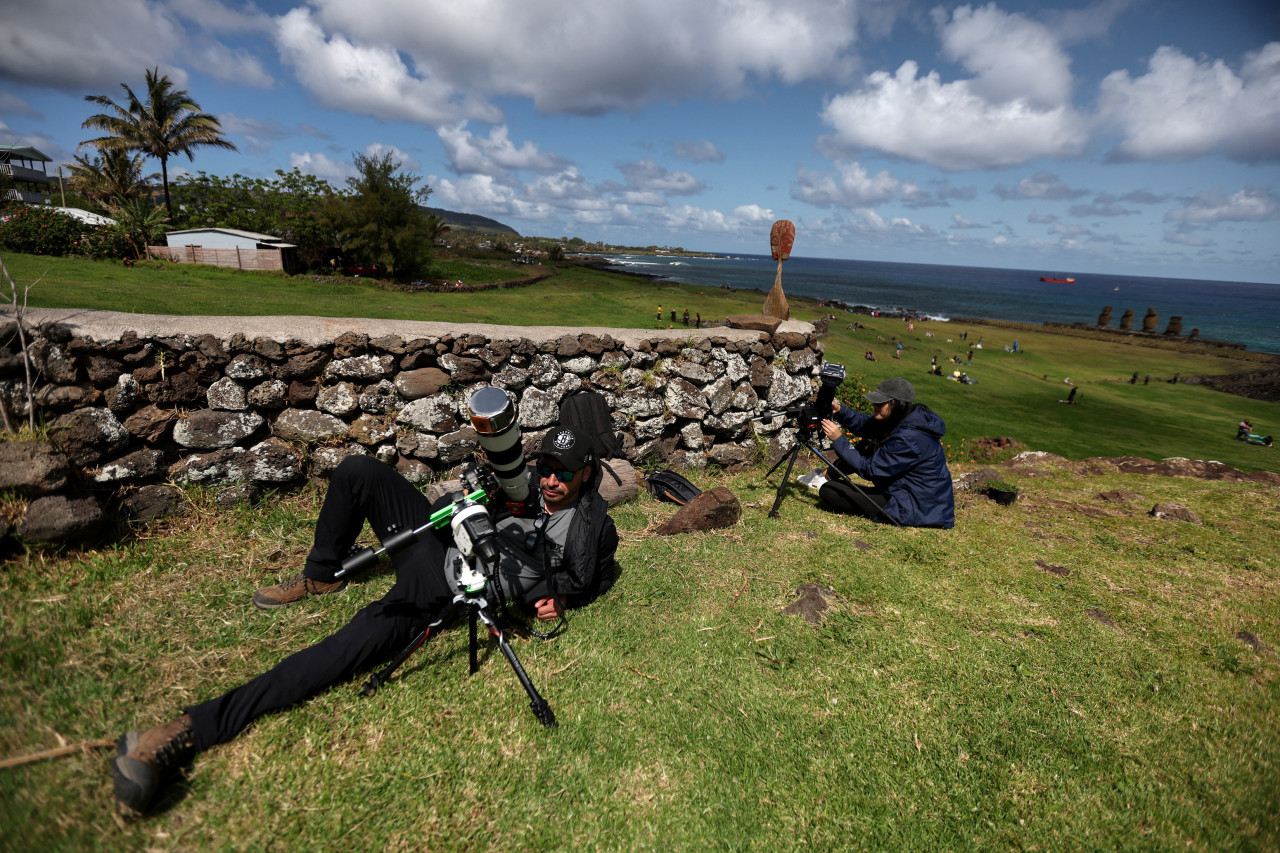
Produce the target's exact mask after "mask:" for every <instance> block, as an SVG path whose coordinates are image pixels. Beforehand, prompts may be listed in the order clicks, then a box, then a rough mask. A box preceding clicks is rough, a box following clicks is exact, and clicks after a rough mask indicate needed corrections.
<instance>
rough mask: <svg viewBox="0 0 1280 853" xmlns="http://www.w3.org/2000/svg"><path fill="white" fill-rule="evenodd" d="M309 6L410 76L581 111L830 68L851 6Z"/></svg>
mask: <svg viewBox="0 0 1280 853" xmlns="http://www.w3.org/2000/svg"><path fill="white" fill-rule="evenodd" d="M312 6H314V8H315V9H316V12H315V17H316V20H317V21H319V22H320V24H321V25H323V26H324V27H325V28H326V29H327V30H329V31H331V32H334V33H341V34H342V35H341V36H339V35H335V36H334V37H333V40H334V41H338V40H339V39H341V40H342V41H343V42H347V43H349V44H351V45H352V46H354V45H355V44H360V45H365V46H370V48H369V49H372V47H371V46H374V45H376V46H378V50H381V51H386V52H388V53H391V54H400V53H402V54H404V55H406V56H408V57H410V58H411V60H412V63H413V66H414V69H415V74H417V75H420V77H421V78H422V79H427V80H433V81H437V82H436V85H439V86H442V87H445V88H448V89H450V90H456V91H465V92H469V93H476V94H477V95H478V96H479V97H483V98H491V97H499V96H517V97H526V98H529V99H531V100H532V101H533V102H534V104H535V105H536V106H537V108H538V109H539V110H540V111H542V112H545V113H556V112H574V113H584V114H590V113H599V112H604V111H608V110H618V109H621V110H634V109H638V108H640V107H643V106H645V105H647V104H649V103H652V102H653V101H655V100H660V99H672V98H682V97H685V96H689V95H694V94H697V95H711V96H728V97H733V96H736V95H738V94H740V93H742V92H743V91H745V89H746V87H747V83H748V80H749V79H751V78H761V79H767V78H777V79H780V80H782V81H783V82H786V83H795V82H798V81H801V80H806V79H813V78H817V77H830V76H839V75H841V74H843V73H846V72H847V69H848V61H849V60H848V57H847V56H846V53H847V51H848V50H849V48H850V47H851V46H852V45H853V44H854V42H855V40H856V34H857V25H858V7H859V3H858V0H740V2H733V3H689V2H687V0H643V2H641V0H636V2H630V3H586V2H582V3H574V4H571V5H569V6H567V5H566V4H565V3H564V2H563V0H477V2H472V3H457V2H452V0H364V2H361V3H358V4H354V3H351V2H348V0H316V2H314V3H312ZM298 12H299V10H294V11H293V12H291V13H289V15H290V16H292V15H296V14H298ZM286 17H288V16H286ZM312 92H313V93H314V94H315V95H316V96H317V97H320V96H322V94H323V93H322V92H321V91H320V90H318V89H317V88H315V87H312ZM381 106H382V107H383V108H388V107H389V105H386V104H382V105H381Z"/></svg>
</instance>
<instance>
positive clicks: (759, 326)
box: [725, 314, 782, 335]
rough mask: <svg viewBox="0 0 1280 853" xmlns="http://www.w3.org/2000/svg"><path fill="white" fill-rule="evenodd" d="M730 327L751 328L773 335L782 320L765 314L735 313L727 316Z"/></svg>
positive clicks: (726, 319) (726, 320)
mask: <svg viewBox="0 0 1280 853" xmlns="http://www.w3.org/2000/svg"><path fill="white" fill-rule="evenodd" d="M725 322H726V323H727V324H728V326H729V328H730V329H751V330H753V331H757V332H767V333H768V334H770V335H772V334H773V333H774V332H776V331H778V327H779V326H781V325H782V320H781V319H779V318H777V317H770V316H768V315H765V314H733V315H730V316H729V317H726V318H725Z"/></svg>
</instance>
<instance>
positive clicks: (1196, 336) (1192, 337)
mask: <svg viewBox="0 0 1280 853" xmlns="http://www.w3.org/2000/svg"><path fill="white" fill-rule="evenodd" d="M1199 338H1200V327H1199V326H1197V327H1196V328H1194V329H1192V330H1191V334H1189V335H1187V340H1189V341H1194V340H1199Z"/></svg>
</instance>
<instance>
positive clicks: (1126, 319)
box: [1120, 308, 1133, 332]
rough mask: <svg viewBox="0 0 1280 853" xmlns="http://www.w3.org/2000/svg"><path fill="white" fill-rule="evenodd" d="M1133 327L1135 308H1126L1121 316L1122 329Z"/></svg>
mask: <svg viewBox="0 0 1280 853" xmlns="http://www.w3.org/2000/svg"><path fill="white" fill-rule="evenodd" d="M1132 328H1133V309H1132V308H1126V309H1124V314H1123V315H1122V316H1121V317H1120V331H1122V332H1127V331H1129V330H1130V329H1132Z"/></svg>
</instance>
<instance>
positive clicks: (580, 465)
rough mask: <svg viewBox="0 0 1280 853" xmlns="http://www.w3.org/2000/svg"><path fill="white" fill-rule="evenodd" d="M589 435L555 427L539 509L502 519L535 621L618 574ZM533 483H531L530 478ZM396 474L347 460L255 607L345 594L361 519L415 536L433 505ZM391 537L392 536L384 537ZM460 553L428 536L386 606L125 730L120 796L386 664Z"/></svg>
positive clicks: (509, 571)
mask: <svg viewBox="0 0 1280 853" xmlns="http://www.w3.org/2000/svg"><path fill="white" fill-rule="evenodd" d="M589 447H590V444H589V440H588V438H587V437H586V436H585V435H583V434H582V433H580V432H579V431H577V430H575V429H573V428H572V427H563V426H561V427H554V428H553V429H551V430H549V431H548V432H547V434H546V436H545V437H544V438H543V441H542V445H541V449H540V451H539V455H538V457H537V460H536V466H535V470H536V477H531V479H534V480H535V481H536V484H537V486H538V489H537V493H536V498H537V504H538V506H537V508H538V510H539V512H538V513H537V514H536V516H534V517H524V518H517V517H515V516H511V515H499V516H497V517H496V518H495V521H494V526H495V528H496V529H497V537H498V540H497V544H498V550H499V552H500V554H501V556H500V558H499V562H498V569H497V572H498V577H497V586H498V587H499V589H500V591H501V594H502V596H503V597H505V599H506V600H507V601H508V602H511V603H513V604H514V605H516V606H518V607H520V608H521V609H522V610H524V612H525V613H526V614H527V615H530V616H536V617H537V618H539V619H544V620H556V619H559V618H560V617H561V614H562V613H563V612H564V610H565V608H566V607H582V606H585V605H586V604H588V603H590V602H591V601H593V600H595V599H596V598H598V597H599V596H600V595H603V594H604V593H605V592H606V591H607V590H608V589H609V588H610V587H611V586H612V585H613V581H614V578H615V576H616V568H617V567H616V563H615V561H614V555H615V553H616V552H617V548H618V533H617V529H616V528H615V527H614V523H613V520H612V519H611V518H610V517H609V515H608V507H607V505H606V504H605V500H604V498H603V497H601V496H600V494H599V491H598V488H599V484H600V473H599V466H597V465H596V464H595V460H594V459H593V457H592V454H591V453H590V450H589ZM531 485H532V483H531ZM445 500H447V499H442V500H441V501H438V502H437V505H436V506H434V507H433V506H432V505H431V504H430V503H429V502H428V501H427V498H426V497H425V496H424V495H423V494H422V493H421V492H419V491H418V490H417V489H416V488H414V486H413V485H412V484H410V483H409V481H408V480H406V479H405V478H404V477H402V476H401V475H400V474H399V473H397V472H396V470H395V469H394V468H392V467H390V466H388V465H386V464H384V463H382V462H379V461H377V460H375V459H373V458H371V457H368V456H351V457H348V458H347V459H346V460H344V461H343V462H342V464H341V465H339V466H338V468H337V470H335V471H334V474H333V479H332V480H331V482H330V484H329V491H328V493H327V494H326V495H325V499H324V504H323V506H322V507H321V509H320V517H319V519H318V520H317V522H316V529H315V539H314V544H313V545H312V548H311V552H310V554H309V555H308V556H307V561H306V566H305V568H304V569H303V571H302V574H300V575H298V576H297V577H294V578H292V579H290V580H287V581H285V582H284V583H282V584H279V585H278V586H275V587H267V588H265V589H260V590H258V592H257V593H255V594H254V605H255V606H257V607H259V608H274V607H281V606H287V605H291V604H296V603H298V602H300V601H302V600H304V599H306V598H308V597H310V596H313V595H324V594H330V593H335V592H341V591H342V589H343V588H344V587H345V586H346V581H344V580H340V579H335V577H334V574H335V573H336V572H337V570H338V569H339V567H340V566H341V564H342V559H343V558H344V556H345V555H347V554H348V553H349V551H350V549H351V546H352V544H353V543H354V542H355V540H356V537H357V536H358V535H359V533H360V530H361V528H362V526H363V525H364V523H365V521H366V520H368V522H369V525H370V527H372V528H373V530H374V531H375V532H378V531H383V532H384V534H385V532H387V531H391V532H394V531H397V530H416V529H418V528H420V527H422V526H423V525H424V524H426V523H427V520H428V519H429V517H430V516H431V513H432V511H433V510H434V509H439V508H441V506H443V505H444V503H445ZM380 535H383V534H380ZM458 557H459V554H458V550H457V548H456V547H455V546H454V545H453V541H452V537H451V534H450V532H449V531H448V530H447V529H446V530H439V531H434V530H433V531H430V532H427V533H424V534H423V535H420V536H419V537H418V538H417V540H415V541H414V542H413V543H412V544H410V545H409V546H408V547H407V548H405V549H404V550H402V551H399V552H398V553H396V554H394V555H392V557H391V562H392V564H393V565H394V566H395V570H396V580H395V584H394V585H393V586H392V587H391V590H390V591H389V592H388V593H387V594H386V595H385V596H384V597H383V598H382V599H380V600H379V601H375V602H373V603H372V604H370V605H368V606H367V607H365V608H364V609H363V610H361V611H360V612H359V613H357V614H356V615H355V616H354V617H353V618H352V619H351V621H350V622H348V623H347V625H346V626H345V627H343V628H341V629H340V630H338V631H337V632H336V633H334V634H331V635H330V636H329V637H327V638H326V639H324V640H322V641H320V642H319V643H317V644H316V645H314V646H311V647H309V648H306V649H303V650H301V651H299V652H295V653H294V654H292V655H290V656H289V657H286V658H285V659H284V660H282V661H281V662H280V663H279V664H277V665H276V666H275V668H273V669H271V670H269V671H267V672H266V673H264V674H262V675H260V676H258V677H257V678H255V679H253V680H251V681H249V682H247V683H245V684H242V685H241V686H239V687H236V688H234V689H232V690H230V691H228V692H226V693H224V694H223V695H222V696H219V697H218V698H216V699H211V700H209V701H207V702H202V703H200V704H197V705H192V706H190V707H188V708H187V709H186V710H185V712H184V713H183V714H182V715H181V716H180V717H178V718H177V719H174V720H172V721H171V722H169V723H166V724H164V725H159V726H156V727H154V728H151V729H146V730H144V731H132V732H128V733H126V734H124V735H122V736H121V737H120V740H119V743H118V747H117V748H118V755H117V756H116V757H115V758H114V759H112V761H111V769H112V774H113V777H114V788H115V798H116V801H117V802H118V803H119V804H120V805H121V806H123V807H125V808H126V809H128V810H131V811H134V812H144V811H146V810H147V809H148V808H149V807H150V806H151V804H152V803H153V802H155V800H156V797H157V796H158V795H159V794H160V793H161V792H162V791H163V790H164V789H165V787H166V785H168V784H169V783H170V782H171V781H172V780H173V778H174V777H175V775H176V774H177V771H178V770H179V769H180V768H181V767H182V766H184V765H185V764H186V763H187V762H189V761H190V760H191V759H192V758H193V757H194V756H195V755H196V754H197V753H199V752H203V751H205V750H208V749H211V748H212V747H214V746H217V745H218V744H222V743H226V742H227V741H229V740H231V739H232V738H234V737H235V736H236V735H238V734H239V733H240V732H242V731H244V730H245V729H246V728H248V727H249V725H250V724H251V723H252V722H253V721H254V720H256V719H257V718H258V717H261V716H263V715H264V714H269V713H271V712H273V711H278V710H281V709H283V708H287V707H289V706H290V705H294V704H296V703H298V702H301V701H303V700H304V699H307V698H309V697H311V696H314V695H315V694H317V693H319V692H321V691H322V690H324V689H326V688H328V687H330V686H332V685H334V684H337V683H339V682H342V681H346V680H348V679H350V678H351V677H352V676H353V675H354V674H355V673H356V672H359V671H361V670H365V669H368V668H370V667H371V666H375V665H378V664H380V663H384V662H387V661H390V660H391V659H392V658H394V657H395V656H396V654H397V653H399V652H400V651H401V650H403V649H404V648H405V647H406V646H407V645H408V643H409V641H410V640H412V639H413V638H414V637H416V636H418V635H419V634H420V633H421V632H422V630H423V629H424V628H427V627H428V626H431V625H436V624H439V623H440V620H441V619H442V618H443V617H445V616H447V615H448V612H449V608H450V607H451V605H452V604H453V598H454V594H455V592H456V591H457V588H458V587H457V580H456V573H457V569H458V568H459V565H458V564H459V560H458Z"/></svg>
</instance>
